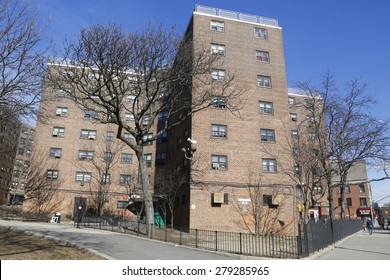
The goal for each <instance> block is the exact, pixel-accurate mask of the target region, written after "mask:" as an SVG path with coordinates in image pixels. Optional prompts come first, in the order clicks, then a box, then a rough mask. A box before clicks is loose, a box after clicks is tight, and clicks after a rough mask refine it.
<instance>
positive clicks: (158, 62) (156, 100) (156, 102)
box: [47, 25, 240, 233]
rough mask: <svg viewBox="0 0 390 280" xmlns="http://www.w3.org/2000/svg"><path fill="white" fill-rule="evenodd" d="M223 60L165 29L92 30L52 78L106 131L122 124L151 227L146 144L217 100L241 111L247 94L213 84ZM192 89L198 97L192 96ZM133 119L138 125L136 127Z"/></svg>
mask: <svg viewBox="0 0 390 280" xmlns="http://www.w3.org/2000/svg"><path fill="white" fill-rule="evenodd" d="M217 59H218V57H217V56H214V55H212V54H211V52H210V47H209V46H207V47H205V48H197V49H194V47H193V44H192V41H191V40H190V39H188V38H184V40H181V39H180V40H179V39H178V38H177V36H176V35H175V34H174V31H173V30H171V29H167V28H164V27H162V26H152V25H148V26H146V27H144V28H142V29H141V30H140V31H137V32H125V31H124V30H123V28H121V27H119V26H115V25H110V26H93V27H91V28H90V29H83V30H82V31H81V35H80V36H79V38H78V40H76V41H74V42H68V43H67V44H66V46H65V51H64V58H63V59H62V60H61V61H58V60H57V61H55V62H54V64H53V65H52V66H53V67H52V68H51V69H50V70H49V71H48V75H47V79H48V84H49V86H51V87H52V88H54V89H62V90H64V91H66V92H67V93H68V96H69V98H71V99H72V100H73V101H74V102H75V103H76V104H78V105H79V106H80V107H82V108H92V109H94V110H96V111H98V112H99V115H100V121H101V122H102V123H112V124H116V125H117V135H116V137H117V138H118V139H121V140H122V141H123V142H124V143H126V144H127V145H128V146H129V147H130V148H131V149H133V150H134V152H135V155H136V157H137V159H138V164H139V165H138V171H139V172H138V176H139V178H138V179H139V182H140V185H141V186H142V190H143V197H144V204H145V212H146V223H147V224H149V225H152V224H153V223H154V209H153V197H152V193H153V192H152V187H151V184H150V180H149V176H148V168H147V162H146V159H145V155H144V145H145V143H147V142H152V141H155V140H156V139H157V137H158V136H159V135H161V134H162V133H163V132H164V131H166V130H167V129H169V128H170V127H172V126H175V125H177V124H179V123H181V122H182V121H183V120H184V119H185V118H186V117H187V116H190V115H191V114H194V113H196V112H198V111H200V110H202V109H204V108H207V107H209V106H211V104H212V97H213V96H219V97H221V98H227V100H228V101H229V102H230V106H229V108H231V110H234V108H236V105H235V104H234V100H235V98H234V97H237V96H239V94H240V90H237V89H236V88H235V87H234V85H233V80H234V75H231V76H229V77H228V76H226V77H225V80H224V81H223V82H213V80H212V78H211V74H210V73H211V66H212V65H213V63H215V62H216V61H217ZM56 66H57V67H56ZM193 88H196V89H197V90H198V91H197V92H198V94H195V95H194V94H191V90H192V89H193ZM200 89H201V90H200ZM162 113H163V114H165V117H166V118H165V119H166V121H165V123H164V125H163V127H161V129H160V130H159V131H158V132H157V133H153V130H154V127H155V126H154V121H155V119H156V118H158V117H159V116H160V114H162ZM126 117H131V118H132V119H133V124H132V125H129V124H128V122H126V121H125V118H126ZM125 133H127V134H130V135H131V139H130V138H126V137H125ZM148 232H149V233H151V231H150V230H149V231H148Z"/></svg>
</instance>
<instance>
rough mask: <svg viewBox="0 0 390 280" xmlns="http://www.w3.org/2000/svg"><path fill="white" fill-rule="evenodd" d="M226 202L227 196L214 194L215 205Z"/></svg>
mask: <svg viewBox="0 0 390 280" xmlns="http://www.w3.org/2000/svg"><path fill="white" fill-rule="evenodd" d="M224 202H225V195H224V193H214V194H213V203H220V204H221V203H224Z"/></svg>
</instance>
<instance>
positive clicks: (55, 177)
mask: <svg viewBox="0 0 390 280" xmlns="http://www.w3.org/2000/svg"><path fill="white" fill-rule="evenodd" d="M63 184H64V178H61V176H60V174H59V168H58V163H57V162H53V161H50V159H48V158H47V155H45V154H44V153H41V152H39V151H34V153H33V155H32V157H31V161H30V166H29V173H28V179H27V186H26V188H25V194H24V202H25V203H24V207H25V206H26V208H27V209H26V210H27V211H28V212H34V213H38V214H46V213H52V212H55V211H58V210H60V209H59V206H60V201H61V199H59V198H57V199H54V198H55V196H57V195H58V193H59V192H60V191H61V187H62V185H63Z"/></svg>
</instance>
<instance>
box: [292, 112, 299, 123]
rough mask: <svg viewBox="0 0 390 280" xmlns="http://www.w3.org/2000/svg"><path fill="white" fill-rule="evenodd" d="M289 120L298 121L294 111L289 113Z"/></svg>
mask: <svg viewBox="0 0 390 280" xmlns="http://www.w3.org/2000/svg"><path fill="white" fill-rule="evenodd" d="M290 120H291V121H293V122H296V121H298V117H297V114H296V113H290Z"/></svg>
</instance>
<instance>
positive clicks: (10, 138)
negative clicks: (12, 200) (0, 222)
mask: <svg viewBox="0 0 390 280" xmlns="http://www.w3.org/2000/svg"><path fill="white" fill-rule="evenodd" d="M10 110H11V108H6V107H2V108H0V205H2V204H7V203H8V196H9V190H10V189H11V187H12V186H11V178H12V172H13V167H14V162H15V156H16V147H17V143H18V137H19V132H20V126H21V123H20V121H19V120H18V119H17V118H16V117H13V115H12V114H11V113H10V112H9V111H10ZM11 116H12V117H11Z"/></svg>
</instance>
